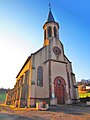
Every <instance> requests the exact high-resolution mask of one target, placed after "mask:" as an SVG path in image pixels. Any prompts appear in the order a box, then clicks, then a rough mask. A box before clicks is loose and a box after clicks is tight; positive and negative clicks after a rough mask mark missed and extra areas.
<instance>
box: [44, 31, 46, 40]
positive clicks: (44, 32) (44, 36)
mask: <svg viewBox="0 0 90 120" xmlns="http://www.w3.org/2000/svg"><path fill="white" fill-rule="evenodd" d="M45 39H46V30H45V31H44V40H45Z"/></svg>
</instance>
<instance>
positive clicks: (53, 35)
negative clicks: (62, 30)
mask: <svg viewBox="0 0 90 120" xmlns="http://www.w3.org/2000/svg"><path fill="white" fill-rule="evenodd" d="M43 29H44V46H47V45H49V43H50V40H52V39H59V24H58V23H57V22H56V21H55V19H54V17H53V14H52V11H51V5H50V4H49V14H48V18H47V21H46V23H45V24H44V26H43Z"/></svg>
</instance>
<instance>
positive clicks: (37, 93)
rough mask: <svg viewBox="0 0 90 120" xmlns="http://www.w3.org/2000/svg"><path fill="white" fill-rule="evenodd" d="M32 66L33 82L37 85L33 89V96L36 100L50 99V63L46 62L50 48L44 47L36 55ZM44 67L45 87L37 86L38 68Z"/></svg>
mask: <svg viewBox="0 0 90 120" xmlns="http://www.w3.org/2000/svg"><path fill="white" fill-rule="evenodd" d="M33 59H34V60H32V66H33V67H34V69H33V70H32V81H35V85H32V87H31V89H32V90H31V91H32V92H31V96H32V97H34V98H49V75H48V63H45V61H46V60H47V59H48V46H46V47H44V48H43V49H41V50H40V51H38V52H37V53H36V54H34V55H33ZM38 66H42V67H43V86H42V87H40V86H37V68H38Z"/></svg>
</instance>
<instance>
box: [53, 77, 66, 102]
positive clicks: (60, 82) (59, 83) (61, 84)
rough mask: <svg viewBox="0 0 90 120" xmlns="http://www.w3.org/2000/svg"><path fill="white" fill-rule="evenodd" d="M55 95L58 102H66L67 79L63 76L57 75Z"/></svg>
mask: <svg viewBox="0 0 90 120" xmlns="http://www.w3.org/2000/svg"><path fill="white" fill-rule="evenodd" d="M54 90H55V97H56V98H57V104H64V103H65V80H64V79H63V78H62V77H56V78H55V80H54Z"/></svg>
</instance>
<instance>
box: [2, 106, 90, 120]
mask: <svg viewBox="0 0 90 120" xmlns="http://www.w3.org/2000/svg"><path fill="white" fill-rule="evenodd" d="M0 120H90V107H87V106H81V105H60V106H57V107H55V106H54V107H50V108H49V110H48V111H31V110H29V109H15V108H10V107H9V106H4V105H0Z"/></svg>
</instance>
